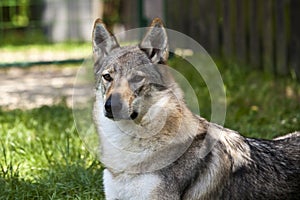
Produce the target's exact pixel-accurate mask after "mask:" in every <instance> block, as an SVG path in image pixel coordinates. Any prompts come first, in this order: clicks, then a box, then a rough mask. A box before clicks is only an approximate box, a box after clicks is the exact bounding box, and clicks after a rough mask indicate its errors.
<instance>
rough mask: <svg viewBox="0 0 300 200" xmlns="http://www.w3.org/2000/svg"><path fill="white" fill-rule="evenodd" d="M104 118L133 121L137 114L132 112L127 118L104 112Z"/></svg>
mask: <svg viewBox="0 0 300 200" xmlns="http://www.w3.org/2000/svg"><path fill="white" fill-rule="evenodd" d="M104 115H105V117H107V118H109V119H111V120H114V121H119V120H124V119H127V120H128V119H130V120H135V119H136V118H137V117H138V115H139V114H138V112H136V111H133V112H132V113H131V114H130V116H129V117H124V116H122V115H117V114H113V113H111V112H105V114H104Z"/></svg>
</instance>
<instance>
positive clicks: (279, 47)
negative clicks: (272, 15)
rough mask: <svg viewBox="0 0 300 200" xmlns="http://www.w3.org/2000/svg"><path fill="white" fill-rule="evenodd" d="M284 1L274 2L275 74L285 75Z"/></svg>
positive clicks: (286, 68)
mask: <svg viewBox="0 0 300 200" xmlns="http://www.w3.org/2000/svg"><path fill="white" fill-rule="evenodd" d="M285 9H286V1H285V0H276V3H275V12H276V73H278V74H282V75H286V74H287V73H288V71H289V70H288V67H287V62H286V60H287V59H286V57H287V54H286V48H287V45H286V44H287V43H286V41H287V40H286V37H287V35H286V32H287V30H286V28H287V27H286V21H285V20H286V19H285V13H284V12H285Z"/></svg>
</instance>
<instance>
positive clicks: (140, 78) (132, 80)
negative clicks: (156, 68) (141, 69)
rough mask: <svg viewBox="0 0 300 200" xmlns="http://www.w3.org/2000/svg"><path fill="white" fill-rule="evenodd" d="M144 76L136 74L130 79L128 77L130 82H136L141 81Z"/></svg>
mask: <svg viewBox="0 0 300 200" xmlns="http://www.w3.org/2000/svg"><path fill="white" fill-rule="evenodd" d="M144 78H145V77H144V76H141V75H136V76H134V77H132V79H130V82H132V83H138V82H141V81H142V80H143V79H144Z"/></svg>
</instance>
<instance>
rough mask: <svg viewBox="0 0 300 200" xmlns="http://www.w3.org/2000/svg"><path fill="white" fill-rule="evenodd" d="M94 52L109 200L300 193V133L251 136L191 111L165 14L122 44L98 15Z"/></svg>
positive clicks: (264, 196)
mask: <svg viewBox="0 0 300 200" xmlns="http://www.w3.org/2000/svg"><path fill="white" fill-rule="evenodd" d="M93 54H94V75H95V80H96V81H95V82H96V83H95V103H94V111H93V115H94V121H95V125H96V129H97V132H98V133H99V135H100V140H101V147H100V148H99V151H100V154H101V156H100V159H101V162H102V163H103V164H104V165H105V167H106V169H105V170H104V172H103V182H104V192H105V196H106V198H107V199H114V200H116V199H125V200H126V199H137V200H143V199H145V200H146V199H149V200H155V199H156V200H167V199H168V200H176V199H186V200H190V199H191V200H193V199H300V146H299V144H300V132H295V133H291V134H289V135H286V136H283V137H281V138H277V139H274V140H263V139H252V138H246V137H243V136H241V135H240V134H239V133H237V132H235V131H232V130H229V129H226V128H223V127H221V126H219V125H217V124H214V123H211V122H208V121H207V120H205V119H203V118H202V117H200V116H198V115H196V114H193V113H192V111H190V110H189V109H188V107H187V105H186V103H185V101H184V97H183V92H182V90H181V89H180V88H179V86H178V84H177V83H176V82H175V80H174V78H173V77H172V75H171V73H170V70H169V68H168V67H167V66H166V64H167V59H168V54H169V51H168V39H167V31H166V29H165V28H164V26H163V23H162V21H161V20H160V19H154V20H153V22H152V24H151V26H150V27H149V28H148V31H147V33H146V34H145V36H144V38H143V39H142V40H141V42H140V43H139V45H136V46H124V47H121V46H120V45H119V43H118V42H117V40H116V38H115V37H114V36H113V35H112V34H111V33H110V32H109V31H108V30H107V29H106V27H105V25H104V24H103V23H102V21H101V20H100V19H97V20H96V21H95V24H94V29H93Z"/></svg>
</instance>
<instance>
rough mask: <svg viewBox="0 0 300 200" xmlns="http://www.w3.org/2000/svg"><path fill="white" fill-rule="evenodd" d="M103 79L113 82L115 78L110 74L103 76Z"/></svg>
mask: <svg viewBox="0 0 300 200" xmlns="http://www.w3.org/2000/svg"><path fill="white" fill-rule="evenodd" d="M102 77H103V78H104V80H106V81H108V82H111V81H112V80H113V78H112V77H111V76H110V74H103V75H102Z"/></svg>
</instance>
